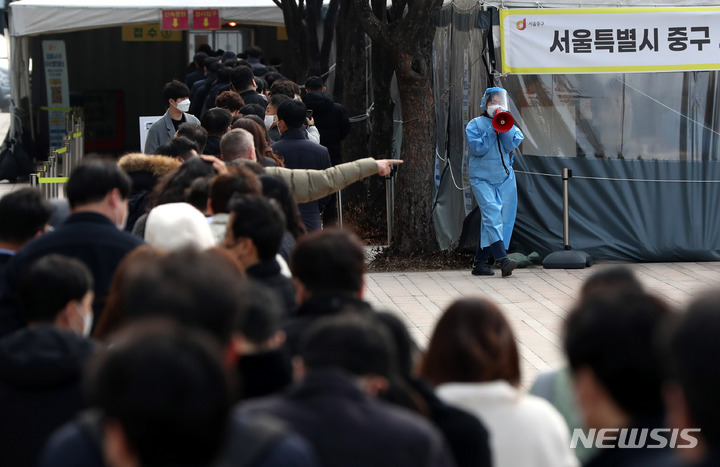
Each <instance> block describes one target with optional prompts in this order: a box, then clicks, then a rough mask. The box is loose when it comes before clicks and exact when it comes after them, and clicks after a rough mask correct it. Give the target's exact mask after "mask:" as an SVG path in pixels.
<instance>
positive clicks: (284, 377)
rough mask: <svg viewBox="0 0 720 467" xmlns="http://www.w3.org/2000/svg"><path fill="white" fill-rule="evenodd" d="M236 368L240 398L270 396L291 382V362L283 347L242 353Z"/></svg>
mask: <svg viewBox="0 0 720 467" xmlns="http://www.w3.org/2000/svg"><path fill="white" fill-rule="evenodd" d="M237 370H238V377H239V379H240V387H241V390H240V393H241V394H240V399H252V398H255V397H263V396H270V395H273V394H276V393H278V392H280V391H282V390H283V389H285V388H286V387H288V386H290V384H291V383H292V364H291V363H290V356H289V355H288V354H287V352H286V351H285V349H275V350H270V351H267V352H260V353H254V354H246V355H242V356H240V360H239V361H238V366H237Z"/></svg>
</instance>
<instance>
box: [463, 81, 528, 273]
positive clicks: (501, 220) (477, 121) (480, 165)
mask: <svg viewBox="0 0 720 467" xmlns="http://www.w3.org/2000/svg"><path fill="white" fill-rule="evenodd" d="M480 107H481V108H482V109H483V114H482V115H481V116H479V117H477V118H474V119H472V120H471V121H470V123H468V125H467V127H466V128H465V133H466V134H467V139H468V148H469V160H468V163H469V169H470V184H471V185H472V191H473V194H474V195H475V200H476V201H477V203H478V207H479V208H480V213H481V216H482V217H481V222H482V223H481V228H480V240H479V242H478V247H477V251H476V253H475V265H474V267H473V270H472V273H473V274H474V275H476V276H492V275H493V274H495V272H494V271H493V270H492V269H490V268H489V267H488V264H487V262H488V259H489V258H490V254H491V253H492V255H493V258H495V265H496V266H499V267H500V270H501V271H502V275H503V277H506V276H509V275H511V274H512V271H513V269H515V267H516V266H517V263H516V262H515V260H513V259H510V258H508V256H507V248H508V247H509V245H510V237H511V235H512V231H513V227H514V225H515V215H516V213H517V185H516V184H515V172H514V171H513V168H512V164H513V156H512V154H511V152H512V151H513V150H514V149H515V148H517V147H518V146H519V145H520V142H521V141H522V140H523V138H524V136H523V134H522V132H521V131H520V129H519V128H518V127H517V126H515V125H513V126H512V128H510V129H509V130H508V131H505V132H498V131H496V130H495V128H493V125H492V118H493V116H494V115H495V113H496V112H498V111H507V110H508V109H509V106H508V98H507V91H505V90H504V89H502V88H488V89H487V90H486V91H485V94H484V95H483V97H482V101H481V102H480Z"/></svg>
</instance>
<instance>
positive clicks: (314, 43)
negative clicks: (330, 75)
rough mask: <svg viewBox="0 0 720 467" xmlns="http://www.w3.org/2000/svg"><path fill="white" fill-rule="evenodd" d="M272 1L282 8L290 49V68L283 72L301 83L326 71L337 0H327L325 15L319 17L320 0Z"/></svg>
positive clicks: (338, 4) (320, 13)
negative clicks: (298, 0) (288, 70)
mask: <svg viewBox="0 0 720 467" xmlns="http://www.w3.org/2000/svg"><path fill="white" fill-rule="evenodd" d="M275 4H276V5H277V6H278V7H280V9H282V11H283V21H284V22H285V29H286V30H287V34H288V41H289V45H290V47H291V49H292V50H293V54H292V55H291V57H290V61H291V65H292V72H288V73H287V74H286V76H287V77H288V78H290V79H292V80H293V81H295V82H297V83H303V82H305V79H306V78H307V77H308V76H313V75H315V76H321V75H323V74H325V73H326V72H327V71H328V69H329V62H330V50H331V49H332V42H333V38H334V31H335V23H336V21H337V16H338V9H339V6H340V0H330V3H329V4H328V9H327V12H326V15H325V19H323V18H322V0H307V1H305V2H303V1H302V0H301V1H300V2H299V3H298V2H297V1H296V0H275ZM321 29H322V32H321V31H320V30H321ZM321 39H322V40H321Z"/></svg>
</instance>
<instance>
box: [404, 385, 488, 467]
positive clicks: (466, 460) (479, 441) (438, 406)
mask: <svg viewBox="0 0 720 467" xmlns="http://www.w3.org/2000/svg"><path fill="white" fill-rule="evenodd" d="M410 385H411V387H412V388H413V389H414V390H415V391H416V392H417V393H418V394H419V395H420V397H422V399H423V401H424V402H425V403H426V404H427V406H428V409H430V413H429V418H430V421H431V422H432V423H433V425H435V426H436V427H437V429H438V430H440V432H441V433H442V434H443V435H444V436H445V441H447V443H448V447H449V448H450V450H451V451H452V453H453V457H454V458H455V463H456V464H457V466H458V467H489V466H491V465H492V456H491V454H490V441H489V435H488V431H487V429H486V428H485V426H484V425H483V424H482V422H481V421H480V420H479V419H478V418H477V417H476V416H474V415H473V414H470V413H468V412H465V411H464V410H461V409H458V408H457V407H453V406H451V405H448V404H446V403H445V402H443V401H441V400H440V399H439V398H438V397H437V395H435V392H434V391H433V389H432V388H431V387H430V385H429V384H427V383H426V382H424V381H419V380H415V381H412V382H411V383H410Z"/></svg>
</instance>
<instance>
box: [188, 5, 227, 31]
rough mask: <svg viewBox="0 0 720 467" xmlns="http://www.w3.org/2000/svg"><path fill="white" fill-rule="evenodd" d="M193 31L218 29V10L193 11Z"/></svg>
mask: <svg viewBox="0 0 720 467" xmlns="http://www.w3.org/2000/svg"><path fill="white" fill-rule="evenodd" d="M193 29H220V12H219V11H218V10H194V11H193Z"/></svg>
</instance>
